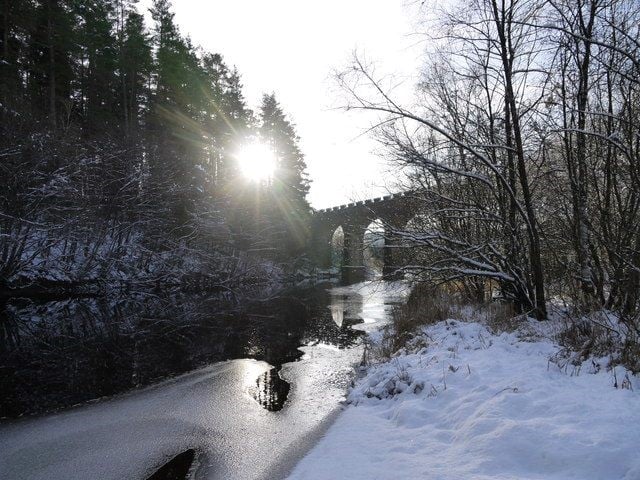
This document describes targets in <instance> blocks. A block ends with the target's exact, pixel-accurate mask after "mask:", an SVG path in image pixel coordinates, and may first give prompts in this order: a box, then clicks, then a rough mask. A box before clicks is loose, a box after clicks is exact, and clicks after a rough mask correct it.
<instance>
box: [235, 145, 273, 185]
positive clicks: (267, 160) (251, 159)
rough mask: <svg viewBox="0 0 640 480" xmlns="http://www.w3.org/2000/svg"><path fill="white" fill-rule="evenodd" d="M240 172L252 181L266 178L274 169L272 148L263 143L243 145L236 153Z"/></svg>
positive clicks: (269, 176)
mask: <svg viewBox="0 0 640 480" xmlns="http://www.w3.org/2000/svg"><path fill="white" fill-rule="evenodd" d="M237 159H238V164H239V166H240V171H241V172H242V174H243V175H244V176H245V177H246V178H248V179H249V180H252V181H254V182H261V181H264V180H268V179H269V178H271V177H272V176H273V173H274V171H275V169H276V158H275V155H274V154H273V150H272V149H271V148H270V147H269V146H268V145H266V144H264V143H259V142H256V143H251V144H248V145H245V146H244V147H243V148H242V149H241V150H240V151H239V152H238V154H237Z"/></svg>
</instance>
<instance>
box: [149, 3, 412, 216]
mask: <svg viewBox="0 0 640 480" xmlns="http://www.w3.org/2000/svg"><path fill="white" fill-rule="evenodd" d="M145 3H146V2H145ZM173 3H174V11H175V19H176V22H177V24H178V25H179V27H180V30H181V32H182V33H183V34H185V35H189V36H190V37H191V39H192V40H193V42H194V43H195V44H196V45H200V46H202V47H204V48H205V49H207V50H209V51H213V52H218V53H221V54H222V55H223V56H224V58H225V60H226V62H227V63H228V64H230V65H236V66H237V67H238V69H239V71H240V73H241V75H242V80H243V84H244V92H245V95H246V98H247V100H248V102H249V103H250V105H251V107H252V108H254V109H255V108H256V107H257V105H258V104H259V101H260V97H261V95H262V93H263V92H272V91H273V92H275V93H276V96H277V98H278V99H279V100H280V103H281V105H282V107H283V108H284V110H285V111H286V112H287V113H288V114H289V116H290V118H291V119H292V120H293V122H294V123H295V125H296V128H297V132H298V134H299V135H300V137H301V147H302V150H303V152H304V154H305V157H306V161H307V165H308V172H309V175H310V177H311V179H312V181H313V183H312V186H311V192H310V196H309V200H310V201H311V204H312V206H314V207H316V208H322V207H326V206H331V205H337V204H340V203H344V202H346V201H349V200H350V199H352V198H363V197H369V196H374V195H377V194H380V193H383V192H384V191H385V189H384V184H385V180H386V178H385V175H384V172H385V168H384V166H383V165H382V160H381V159H380V158H379V157H377V156H376V155H374V154H373V153H372V151H373V150H374V149H377V145H376V144H375V142H373V141H372V140H371V139H369V138H368V137H367V136H364V137H363V136H362V135H361V134H362V133H363V131H364V130H366V128H367V127H368V126H369V124H370V121H371V120H370V119H367V118H363V117H362V116H361V115H356V114H347V113H345V112H344V111H342V110H335V109H334V108H335V107H336V106H339V105H340V103H341V102H340V101H338V98H337V96H336V94H335V82H333V80H332V72H333V71H335V70H340V69H341V68H343V67H344V66H346V65H348V63H349V59H350V58H351V56H352V53H353V51H354V50H357V51H358V52H361V53H362V52H364V54H366V57H367V58H368V59H369V60H372V61H375V62H376V63H377V67H376V68H377V70H378V71H379V72H386V73H389V74H391V73H393V74H394V75H397V76H398V77H399V78H402V79H406V82H405V84H406V86H405V87H403V88H404V89H405V90H406V91H409V90H410V89H411V88H412V86H413V84H414V83H415V80H414V79H413V78H412V77H413V76H414V75H415V72H416V71H417V68H418V66H419V64H420V61H421V60H420V57H421V52H422V46H421V45H420V44H419V43H417V40H416V38H415V36H412V35H411V33H412V32H413V26H412V25H413V23H414V21H413V19H412V15H411V9H414V8H415V7H411V6H409V5H408V4H407V0H323V1H311V0H225V1H215V0H174V2H173Z"/></svg>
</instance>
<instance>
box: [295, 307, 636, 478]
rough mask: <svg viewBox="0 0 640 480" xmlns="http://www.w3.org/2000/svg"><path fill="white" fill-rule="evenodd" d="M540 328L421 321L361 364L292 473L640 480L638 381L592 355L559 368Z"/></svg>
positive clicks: (553, 349)
mask: <svg viewBox="0 0 640 480" xmlns="http://www.w3.org/2000/svg"><path fill="white" fill-rule="evenodd" d="M545 330H547V331H546V332H545ZM549 330H550V326H549V324H548V323H546V324H539V323H535V322H533V321H532V322H529V323H527V324H525V325H524V326H523V328H521V329H519V331H517V332H515V333H502V334H492V333H491V332H490V331H489V330H488V329H487V328H486V327H485V326H484V325H482V324H480V323H476V322H462V321H458V320H447V321H445V322H440V323H437V324H435V325H431V326H429V327H425V328H424V329H423V331H422V334H421V335H420V336H418V337H417V338H416V339H415V340H414V343H413V346H414V348H412V349H411V350H412V351H411V352H408V353H407V352H404V353H402V354H400V355H398V356H396V357H394V358H392V359H391V360H390V361H388V362H385V363H381V364H378V365H373V366H371V367H370V368H369V369H368V371H367V373H366V375H365V376H364V377H363V378H362V379H360V380H359V381H358V382H357V383H356V385H355V386H354V388H353V389H352V390H351V392H350V394H349V397H348V401H349V403H350V404H351V405H350V406H349V407H347V409H346V410H345V411H344V412H343V413H342V414H341V416H340V417H339V418H338V420H337V421H336V423H335V424H334V425H333V426H332V427H331V428H330V429H329V431H328V432H327V434H326V435H325V436H324V437H323V439H322V440H321V441H320V443H319V444H318V445H317V446H316V447H315V448H314V449H313V450H312V451H311V452H310V453H309V454H308V455H307V456H306V457H305V458H304V459H303V460H302V461H301V462H300V463H299V464H298V465H297V467H296V468H295V470H294V471H293V472H292V474H291V476H290V478H291V479H306V480H309V479H335V478H349V479H399V478H407V479H409V478H411V479H413V478H416V479H417V478H429V479H456V480H457V479H489V478H490V479H515V478H517V479H581V480H592V479H593V480H596V479H624V480H637V479H640V455H638V445H640V379H638V378H637V377H632V376H631V375H630V374H629V375H627V376H626V378H627V382H626V383H625V386H626V387H627V388H624V389H623V388H618V389H616V388H614V383H615V381H616V379H617V384H618V385H621V383H622V382H621V379H623V378H625V375H626V373H627V372H625V371H624V370H623V369H622V367H617V368H616V369H615V370H607V369H606V368H604V361H599V360H598V359H589V360H588V361H586V362H585V363H584V365H583V366H582V368H581V369H580V374H579V375H570V374H568V373H566V372H564V371H560V369H559V368H558V366H557V365H555V364H553V363H551V362H549V357H550V356H552V355H553V354H554V353H555V352H557V351H558V349H559V347H558V345H556V344H555V343H554V342H553V341H552V340H551V339H550V338H551V335H550V333H551V332H550V331H549ZM525 338H526V340H525ZM599 363H600V364H601V365H602V367H603V368H599V366H598V364H599ZM576 371H577V369H576ZM614 373H615V376H614Z"/></svg>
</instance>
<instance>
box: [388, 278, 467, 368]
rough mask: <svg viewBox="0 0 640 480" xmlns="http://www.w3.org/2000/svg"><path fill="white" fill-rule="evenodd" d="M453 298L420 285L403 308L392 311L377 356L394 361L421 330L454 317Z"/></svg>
mask: <svg viewBox="0 0 640 480" xmlns="http://www.w3.org/2000/svg"><path fill="white" fill-rule="evenodd" d="M454 303H455V302H454V298H453V297H452V296H451V295H449V294H447V293H446V292H445V291H444V290H443V289H441V288H434V287H431V286H428V285H426V284H418V285H417V286H416V287H415V288H414V289H413V291H412V292H411V294H410V295H409V298H408V300H407V303H405V304H404V305H401V306H398V307H396V308H395V310H394V311H393V315H392V317H393V323H392V325H390V327H388V328H387V329H386V330H385V332H384V335H383V339H382V341H381V342H380V344H379V345H378V346H377V348H376V354H377V355H376V356H378V357H380V358H391V357H392V356H393V355H394V354H395V353H396V352H398V351H399V350H400V349H402V348H405V347H406V346H407V343H408V342H410V341H411V340H413V339H414V337H415V335H416V333H417V332H418V330H419V329H420V327H422V326H424V325H431V324H434V323H437V322H440V321H442V320H446V319H447V318H449V317H450V316H451V313H452V310H453V308H452V307H453V306H454Z"/></svg>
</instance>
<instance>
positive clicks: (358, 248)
mask: <svg viewBox="0 0 640 480" xmlns="http://www.w3.org/2000/svg"><path fill="white" fill-rule="evenodd" d="M418 205H419V200H418V199H417V198H416V197H415V195H414V194H413V192H404V193H396V194H392V195H386V196H384V197H378V198H372V199H369V200H363V201H359V202H352V203H347V204H345V205H340V206H336V207H331V208H325V209H322V210H316V211H315V212H314V213H313V216H312V218H311V242H310V252H309V253H310V257H311V258H312V260H313V261H314V262H315V263H316V265H318V267H320V268H330V267H331V266H332V255H331V254H332V243H331V241H332V238H333V234H334V233H335V232H336V230H337V229H338V228H339V227H342V231H343V233H344V247H343V252H342V260H343V261H342V265H341V270H342V272H341V274H342V278H343V279H344V280H346V281H349V282H356V281H360V280H362V279H364V276H365V262H364V249H365V245H364V234H365V231H366V229H367V227H368V226H369V225H370V224H371V223H372V222H375V221H380V223H381V224H382V226H383V228H384V247H383V268H382V274H383V277H384V278H386V279H391V278H395V277H396V276H397V275H398V270H399V268H401V267H402V255H401V254H400V250H401V249H400V248H398V247H399V242H398V239H397V238H394V237H395V235H394V232H397V231H398V230H402V229H403V228H404V227H405V226H406V224H407V223H408V222H409V220H411V219H412V218H413V217H414V216H415V215H416V213H417V209H418Z"/></svg>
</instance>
